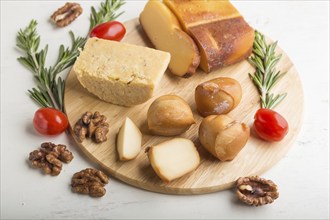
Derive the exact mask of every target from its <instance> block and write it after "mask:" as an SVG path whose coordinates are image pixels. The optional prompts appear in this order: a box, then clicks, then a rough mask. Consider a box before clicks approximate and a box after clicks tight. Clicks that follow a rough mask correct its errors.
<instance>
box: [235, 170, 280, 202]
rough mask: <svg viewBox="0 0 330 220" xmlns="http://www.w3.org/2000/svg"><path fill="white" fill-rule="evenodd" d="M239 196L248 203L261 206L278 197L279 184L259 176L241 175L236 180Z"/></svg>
mask: <svg viewBox="0 0 330 220" xmlns="http://www.w3.org/2000/svg"><path fill="white" fill-rule="evenodd" d="M236 194H237V196H238V198H239V199H240V200H241V201H243V202H245V203H246V204H248V205H254V206H261V205H266V204H269V203H272V202H273V201H274V200H275V199H277V198H278V196H279V193H278V191H277V185H276V184H275V183H274V182H272V181H271V180H266V179H263V178H260V177H258V176H251V177H241V178H239V179H238V180H237V181H236Z"/></svg>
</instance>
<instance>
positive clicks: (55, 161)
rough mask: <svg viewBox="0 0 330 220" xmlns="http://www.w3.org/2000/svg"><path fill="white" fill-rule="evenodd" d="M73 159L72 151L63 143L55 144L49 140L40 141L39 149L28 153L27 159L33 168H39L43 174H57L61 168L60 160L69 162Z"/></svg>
mask: <svg viewBox="0 0 330 220" xmlns="http://www.w3.org/2000/svg"><path fill="white" fill-rule="evenodd" d="M72 159H73V155H72V153H71V152H70V151H69V150H67V149H66V146H65V145H62V144H59V145H55V144H53V143H50V142H46V143H42V144H41V147H40V150H34V151H32V152H31V153H30V156H29V160H30V161H31V165H32V167H34V168H39V169H41V170H42V171H43V172H44V173H45V174H50V175H52V176H57V175H59V174H60V172H61V170H62V162H64V163H69V162H70V161H71V160H72Z"/></svg>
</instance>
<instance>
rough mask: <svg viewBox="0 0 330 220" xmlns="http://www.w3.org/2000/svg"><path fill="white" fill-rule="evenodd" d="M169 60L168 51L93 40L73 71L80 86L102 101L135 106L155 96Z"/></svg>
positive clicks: (87, 44) (85, 48)
mask: <svg viewBox="0 0 330 220" xmlns="http://www.w3.org/2000/svg"><path fill="white" fill-rule="evenodd" d="M169 61H170V54H169V53H167V52H163V51H159V50H155V49H151V48H147V47H142V46H136V45H131V44H126V43H120V42H116V41H109V40H102V39H98V38H90V39H88V40H87V42H86V44H85V47H84V50H83V51H82V52H81V54H80V56H79V57H78V59H77V61H76V62H75V64H74V66H73V70H74V72H75V73H76V75H77V78H78V80H79V82H80V83H81V85H82V86H83V87H85V88H86V89H87V90H88V91H89V92H91V93H93V94H94V95H96V96H97V97H99V98H100V99H102V100H104V101H106V102H110V103H113V104H118V105H123V106H132V105H138V104H141V103H143V102H145V101H147V100H148V99H149V98H151V97H152V95H153V93H154V91H155V89H156V87H157V84H158V83H159V81H160V80H161V78H162V76H163V74H164V72H165V70H166V68H167V66H168V63H169Z"/></svg>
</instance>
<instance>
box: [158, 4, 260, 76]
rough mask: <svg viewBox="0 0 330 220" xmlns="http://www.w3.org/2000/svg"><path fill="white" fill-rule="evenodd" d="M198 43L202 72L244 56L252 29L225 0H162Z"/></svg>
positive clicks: (251, 38) (249, 50)
mask: <svg viewBox="0 0 330 220" xmlns="http://www.w3.org/2000/svg"><path fill="white" fill-rule="evenodd" d="M164 3H165V4H166V5H167V6H168V7H169V8H170V9H171V10H172V12H173V13H174V14H175V15H176V17H177V18H178V19H179V21H180V23H181V25H182V27H183V29H184V30H185V31H186V32H187V33H188V34H189V35H190V36H191V37H192V38H193V39H194V40H195V42H196V43H197V45H198V48H199V51H200V54H201V62H200V67H201V69H203V70H204V71H205V72H210V71H212V70H215V69H217V68H220V67H223V66H228V65H231V64H234V63H237V62H239V61H241V60H244V59H246V58H247V57H248V56H249V55H250V54H251V51H252V44H253V40H254V30H253V29H252V28H251V27H250V26H249V25H248V24H247V23H246V21H245V20H244V18H243V17H242V16H241V15H240V13H239V12H238V11H237V9H236V8H235V7H234V6H233V5H232V4H231V3H230V2H229V1H226V0H216V1H215V0H203V1H191V0H164Z"/></svg>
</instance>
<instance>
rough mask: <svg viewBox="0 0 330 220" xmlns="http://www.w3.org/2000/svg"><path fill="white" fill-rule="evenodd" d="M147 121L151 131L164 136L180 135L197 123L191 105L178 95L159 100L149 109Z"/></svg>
mask: <svg viewBox="0 0 330 220" xmlns="http://www.w3.org/2000/svg"><path fill="white" fill-rule="evenodd" d="M147 120H148V127H149V130H150V131H151V132H152V133H153V134H156V135H163V136H174V135H179V134H181V133H183V132H185V131H187V130H188V129H189V128H190V126H191V125H192V124H194V123H195V119H194V116H193V113H192V111H191V109H190V107H189V105H188V104H187V103H186V101H185V100H183V99H182V98H180V97H179V96H176V95H163V96H160V97H159V98H157V99H156V100H155V101H154V102H153V103H152V104H151V105H150V107H149V109H148V115H147Z"/></svg>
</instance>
